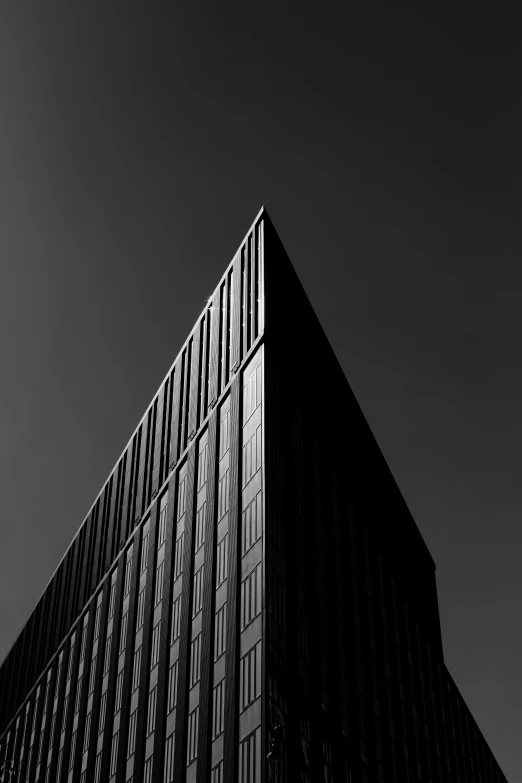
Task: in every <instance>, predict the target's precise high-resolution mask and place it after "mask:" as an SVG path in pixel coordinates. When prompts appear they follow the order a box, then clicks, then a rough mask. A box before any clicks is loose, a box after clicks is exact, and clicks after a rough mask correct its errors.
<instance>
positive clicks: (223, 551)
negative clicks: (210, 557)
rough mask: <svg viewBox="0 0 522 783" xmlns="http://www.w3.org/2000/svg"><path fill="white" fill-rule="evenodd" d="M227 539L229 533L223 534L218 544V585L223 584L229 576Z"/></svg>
mask: <svg viewBox="0 0 522 783" xmlns="http://www.w3.org/2000/svg"><path fill="white" fill-rule="evenodd" d="M227 541H228V533H227V534H226V535H225V536H223V538H222V539H221V541H220V542H219V544H218V545H217V552H216V587H219V585H221V584H223V582H224V581H225V579H226V578H227V564H228V561H227Z"/></svg>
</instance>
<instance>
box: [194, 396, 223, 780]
mask: <svg viewBox="0 0 522 783" xmlns="http://www.w3.org/2000/svg"><path fill="white" fill-rule="evenodd" d="M218 425H219V421H218V416H217V410H214V411H213V413H212V414H211V416H210V419H209V423H208V446H207V448H208V457H207V477H208V478H207V491H206V503H207V505H206V518H205V579H204V584H203V618H202V636H201V682H200V697H199V704H200V709H199V714H200V720H199V736H198V766H197V783H207V780H208V767H209V763H210V754H211V747H212V746H211V742H212V740H211V731H212V717H211V715H212V713H211V708H212V687H213V682H212V672H213V669H214V656H213V644H212V642H213V628H212V626H213V622H214V606H215V590H214V584H215V537H216V525H215V524H214V520H215V518H216V510H215V505H216V500H217V497H216V496H217V492H216V490H217V481H216V467H217V445H218V442H217V430H218Z"/></svg>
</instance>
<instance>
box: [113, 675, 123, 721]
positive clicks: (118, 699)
mask: <svg viewBox="0 0 522 783" xmlns="http://www.w3.org/2000/svg"><path fill="white" fill-rule="evenodd" d="M122 695H123V669H122V670H121V672H119V673H118V676H117V677H116V697H115V703H114V712H115V713H116V712H118V710H120V709H121V701H122Z"/></svg>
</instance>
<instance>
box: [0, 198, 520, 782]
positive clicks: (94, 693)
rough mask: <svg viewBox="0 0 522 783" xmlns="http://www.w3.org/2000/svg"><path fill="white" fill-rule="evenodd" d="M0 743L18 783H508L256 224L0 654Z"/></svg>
mask: <svg viewBox="0 0 522 783" xmlns="http://www.w3.org/2000/svg"><path fill="white" fill-rule="evenodd" d="M0 737H1V738H0V768H1V770H2V771H3V779H4V780H5V781H8V780H16V781H27V783H33V781H35V782H37V783H39V782H40V781H42V782H44V783H75V782H76V781H80V782H81V783H92V782H93V781H94V783H107V781H110V783H120V782H121V783H124V781H133V783H142V781H143V782H144V783H160V782H161V783H171V782H172V781H175V783H183V782H184V781H187V783H208V782H209V781H211V783H223V781H226V782H227V783H232V782H234V783H235V781H239V783H261V781H263V783H264V782H265V781H273V782H274V783H275V782H276V781H277V782H278V783H279V782H280V783H283V781H284V782H285V783H294V781H299V782H300V783H305V782H307V781H308V783H318V782H323V781H325V782H326V783H328V782H329V781H333V783H337V781H339V782H340V783H358V782H359V781H366V782H368V783H373V782H374V781H375V782H376V783H377V782H378V783H383V782H384V781H386V783H387V782H388V781H399V782H400V783H408V781H418V780H422V781H427V782H430V781H431V782H432V783H436V782H438V781H451V782H452V783H477V782H480V783H500V781H505V780H506V778H505V777H504V775H503V774H502V772H501V770H500V768H499V766H498V764H497V763H496V761H495V759H494V757H493V755H492V753H491V751H490V750H489V748H488V746H487V744H486V742H485V740H484V738H483V736H482V734H481V733H480V730H479V729H478V727H477V725H476V723H475V721H474V720H473V717H472V716H471V713H470V712H469V710H468V708H467V707H466V705H465V703H464V700H463V699H462V697H461V696H460V694H459V691H458V689H457V687H456V685H455V683H454V682H453V680H452V678H451V676H450V674H449V672H448V671H447V669H446V667H445V665H444V657H443V650H442V639H441V631H440V622H439V613H438V604H437V590H436V583H435V564H434V562H433V560H432V558H431V556H430V553H429V551H428V549H427V547H426V545H425V544H424V541H423V539H422V537H421V535H420V533H419V531H418V529H417V527H416V525H415V522H414V520H413V518H412V517H411V515H410V513H409V511H408V508H407V506H406V504H405V502H404V500H403V498H402V496H401V494H400V492H399V490H398V488H397V486H396V484H395V482H394V480H393V477H392V475H391V473H390V471H389V469H388V467H387V465H386V462H385V460H384V458H383V456H382V454H381V453H380V451H379V448H378V446H377V444H376V442H375V440H374V438H373V436H372V434H371V431H370V429H369V427H368V425H367V423H366V421H365V419H364V417H363V415H362V413H361V410H360V408H359V406H358V404H357V402H356V400H355V397H354V395H353V393H352V391H351V389H350V387H349V385H348V382H347V380H346V378H345V376H344V374H343V372H342V370H341V368H340V366H339V364H338V362H337V360H336V358H335V356H334V354H333V351H332V349H331V347H330V345H329V343H328V341H327V339H326V337H325V335H324V332H323V330H322V328H321V326H320V324H319V322H318V320H317V318H316V316H315V314H314V312H313V310H312V307H311V305H310V303H309V301H308V299H307V297H306V294H305V293H304V290H303V288H302V286H301V284H300V282H299V280H298V278H297V276H296V274H295V272H294V270H293V267H292V266H291V264H290V262H289V260H288V257H287V255H286V253H285V251H284V248H283V246H282V244H281V242H280V240H279V238H278V236H277V234H276V232H275V230H274V227H273V225H272V223H271V221H270V219H269V217H268V215H267V212H266V210H264V209H262V210H261V211H260V213H259V214H258V215H257V217H256V219H255V221H254V223H253V225H252V227H251V228H250V230H249V231H248V233H247V235H246V237H245V239H244V241H243V242H242V244H241V246H240V248H239V250H238V252H237V253H236V255H235V257H234V259H233V261H232V263H231V264H230V265H229V266H228V267H227V269H226V270H225V272H224V275H223V277H222V279H221V281H220V282H219V285H218V286H217V288H216V290H215V292H214V293H213V295H212V297H210V299H209V301H208V305H207V306H206V307H205V310H204V312H203V313H202V314H201V316H200V317H199V318H198V321H197V323H196V325H195V327H194V329H193V330H192V332H191V334H190V336H189V338H188V339H187V341H186V342H185V343H184V345H183V347H182V349H181V351H180V353H179V354H178V356H177V358H176V360H175V362H174V364H173V365H172V367H171V369H170V370H169V372H168V374H167V375H166V377H165V379H164V381H163V383H162V384H161V386H160V388H159V390H158V392H157V394H156V395H155V396H154V399H153V401H152V403H151V404H150V406H149V407H148V409H147V411H146V413H145V415H144V417H143V418H142V420H141V422H140V424H139V426H138V427H137V429H136V430H135V432H134V433H133V435H132V437H131V439H130V441H129V443H128V444H127V446H126V448H125V449H124V451H123V453H122V455H121V457H120V458H119V459H118V461H117V463H116V466H115V468H114V470H113V471H112V473H111V475H110V476H109V478H108V480H107V482H106V484H105V486H104V487H103V489H102V491H101V492H100V494H99V496H98V497H97V499H96V501H95V503H94V504H93V506H92V508H91V510H90V511H89V513H88V514H87V516H86V518H85V520H84V522H83V523H82V525H81V527H80V529H79V531H78V533H77V535H76V537H75V538H74V540H73V542H72V543H71V545H70V547H69V548H68V550H67V552H66V553H65V555H64V557H63V559H62V560H61V562H60V564H59V566H58V568H57V569H56V571H55V573H54V574H53V576H52V578H51V580H50V582H49V584H48V586H47V587H46V589H45V591H44V593H43V595H42V597H41V598H40V600H39V602H38V604H37V606H36V608H35V609H34V611H33V613H32V614H31V616H30V618H29V619H28V621H27V623H26V625H25V626H24V628H23V630H22V631H21V633H20V635H19V637H18V638H17V639H16V641H15V643H14V645H13V647H12V648H11V650H10V652H9V653H8V655H7V657H6V658H5V660H4V662H3V664H2V667H1V669H0ZM267 757H268V758H267ZM10 776H11V777H10ZM0 779H1V775H0Z"/></svg>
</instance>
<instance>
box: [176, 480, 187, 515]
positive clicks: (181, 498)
mask: <svg viewBox="0 0 522 783" xmlns="http://www.w3.org/2000/svg"><path fill="white" fill-rule="evenodd" d="M185 484H186V477H185V476H183V478H180V480H179V486H178V514H177V517H176V519H179V518H180V517H181V516H182V515H183V514H184V513H185Z"/></svg>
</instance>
